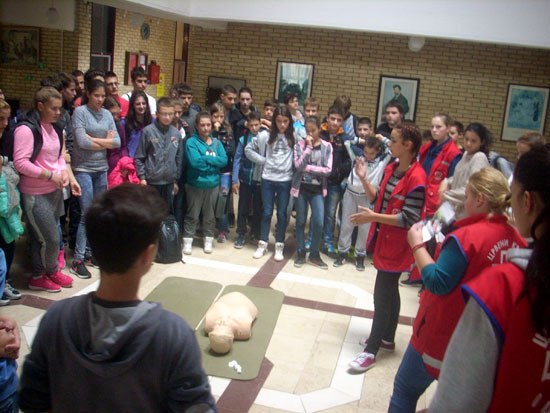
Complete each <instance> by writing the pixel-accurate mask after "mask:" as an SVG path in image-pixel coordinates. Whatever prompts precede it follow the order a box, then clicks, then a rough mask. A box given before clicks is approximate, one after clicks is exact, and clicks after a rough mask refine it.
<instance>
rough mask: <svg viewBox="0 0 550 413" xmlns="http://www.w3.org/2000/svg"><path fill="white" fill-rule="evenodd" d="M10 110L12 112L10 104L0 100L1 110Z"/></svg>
mask: <svg viewBox="0 0 550 413" xmlns="http://www.w3.org/2000/svg"><path fill="white" fill-rule="evenodd" d="M4 109H8V110H11V107H10V104H9V103H8V102H6V101H5V100H4V99H0V110H4Z"/></svg>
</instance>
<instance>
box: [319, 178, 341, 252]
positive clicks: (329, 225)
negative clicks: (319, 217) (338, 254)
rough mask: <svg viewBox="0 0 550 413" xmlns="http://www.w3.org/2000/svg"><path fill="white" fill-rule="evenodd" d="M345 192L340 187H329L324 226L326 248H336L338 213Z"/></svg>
mask: <svg viewBox="0 0 550 413" xmlns="http://www.w3.org/2000/svg"><path fill="white" fill-rule="evenodd" d="M342 194H343V190H342V187H341V186H340V185H329V186H328V187H327V197H326V198H325V222H324V224H323V240H324V241H325V246H328V245H333V246H334V228H335V227H336V212H337V211H338V204H339V203H340V200H341V199H342Z"/></svg>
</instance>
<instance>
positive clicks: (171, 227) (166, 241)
mask: <svg viewBox="0 0 550 413" xmlns="http://www.w3.org/2000/svg"><path fill="white" fill-rule="evenodd" d="M181 249H182V245H181V238H180V231H179V226H178V223H177V222H176V218H174V215H168V216H167V217H166V219H165V220H164V221H163V222H162V225H161V227H160V234H159V242H158V250H157V256H156V257H155V262H158V263H161V264H171V263H174V262H179V261H181V258H182V255H181Z"/></svg>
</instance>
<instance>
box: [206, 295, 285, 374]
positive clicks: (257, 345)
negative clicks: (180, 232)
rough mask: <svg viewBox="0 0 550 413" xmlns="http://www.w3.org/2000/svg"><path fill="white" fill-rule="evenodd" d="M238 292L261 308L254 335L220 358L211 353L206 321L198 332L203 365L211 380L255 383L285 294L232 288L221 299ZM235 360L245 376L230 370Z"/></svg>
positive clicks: (236, 341) (237, 341)
mask: <svg viewBox="0 0 550 413" xmlns="http://www.w3.org/2000/svg"><path fill="white" fill-rule="evenodd" d="M234 291H238V292H241V293H243V294H244V295H246V296H247V297H248V298H249V299H250V300H251V301H252V302H253V303H254V304H255V305H256V307H257V308H258V317H257V318H256V320H255V321H254V324H252V335H251V337H250V339H248V340H242V341H239V340H235V341H234V342H233V346H232V347H231V350H230V351H229V353H227V354H222V355H219V354H216V353H214V352H213V351H211V350H210V341H209V339H208V337H207V336H206V334H205V332H204V320H203V322H202V323H201V325H200V326H199V328H198V329H197V331H196V334H197V340H198V341H199V347H200V348H201V351H202V365H203V367H204V369H205V370H206V373H207V374H208V375H209V376H217V377H227V378H229V379H237V380H252V379H254V378H256V376H257V375H258V373H259V371H260V367H261V365H262V361H263V359H264V356H265V352H266V350H267V346H268V345H269V341H270V340H271V336H272V335H273V330H274V329H275V324H277V319H278V318H279V312H280V311H281V306H282V305H283V298H284V294H283V293H282V292H281V291H276V290H272V289H269V288H257V287H247V286H243V285H228V286H227V287H225V288H224V290H223V291H222V293H221V294H220V297H221V296H222V295H225V294H228V293H231V292H234ZM232 360H236V361H237V362H238V363H239V365H240V366H241V367H242V373H241V374H239V373H237V372H236V371H235V369H234V368H232V367H229V366H228V364H229V362H230V361H232Z"/></svg>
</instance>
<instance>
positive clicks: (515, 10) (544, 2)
mask: <svg viewBox="0 0 550 413" xmlns="http://www.w3.org/2000/svg"><path fill="white" fill-rule="evenodd" d="M98 2H100V3H103V4H109V5H111V6H114V7H118V8H122V9H127V10H131V11H135V12H140V13H143V14H149V15H154V16H156V17H168V18H171V19H174V20H179V21H185V22H188V23H192V24H198V25H201V26H203V27H210V28H220V29H223V28H224V27H225V25H226V23H227V22H246V23H259V24H278V25H290V26H304V27H321V28H329V29H342V30H354V31H355V30H356V31H366V32H378V33H390V34H401V35H414V36H425V37H435V38H445V39H456V40H466V41H476V42H487V43H497V44H508V45H517V46H527V47H537V48H550V1H549V0H454V1H453V0H302V1H300V0H229V1H228V0H98Z"/></svg>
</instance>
